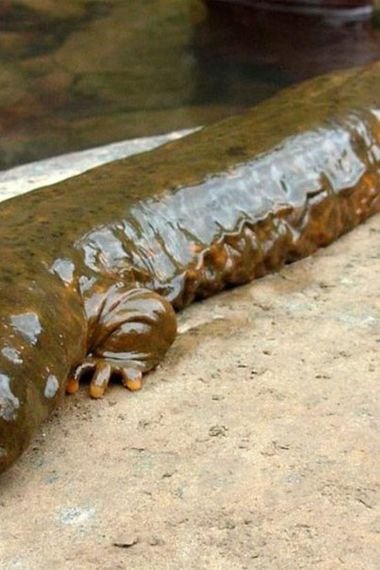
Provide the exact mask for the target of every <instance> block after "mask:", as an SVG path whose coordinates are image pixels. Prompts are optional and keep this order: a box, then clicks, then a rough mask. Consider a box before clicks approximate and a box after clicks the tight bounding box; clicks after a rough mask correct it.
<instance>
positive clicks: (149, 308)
mask: <svg viewBox="0 0 380 570" xmlns="http://www.w3.org/2000/svg"><path fill="white" fill-rule="evenodd" d="M99 305H100V311H99V313H98V314H97V315H96V318H95V317H91V318H90V321H89V325H90V326H89V330H90V338H89V351H88V356H87V358H86V360H85V361H84V362H83V363H82V364H80V365H79V366H78V367H77V368H76V370H75V371H74V374H73V376H72V377H71V378H70V380H69V382H68V384H67V392H69V393H73V392H76V390H77V389H78V387H79V381H80V379H81V378H82V377H83V376H87V375H90V378H91V380H90V395H91V396H92V397H93V398H101V397H102V396H103V394H104V392H105V390H106V388H107V385H108V383H109V381H110V379H111V377H112V376H113V377H120V379H121V381H122V383H123V385H124V386H125V387H126V388H128V389H129V390H132V391H135V390H139V389H140V388H141V383H142V376H143V374H144V373H145V372H148V371H149V370H152V368H155V366H157V364H158V363H159V362H160V360H162V358H163V356H164V354H165V353H166V351H167V350H168V348H169V347H170V345H171V344H172V342H173V341H174V338H175V335H176V330H177V326H176V316H175V313H174V310H173V308H172V306H171V305H170V303H169V302H168V301H166V300H165V299H164V298H163V297H161V296H160V295H158V294H157V293H154V292H152V291H149V290H148V289H129V290H126V289H125V288H124V287H121V286H115V287H113V288H111V289H110V290H109V292H108V293H107V295H106V297H105V298H104V299H103V300H102V302H101V303H100V304H99Z"/></svg>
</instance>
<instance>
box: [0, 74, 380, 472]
mask: <svg viewBox="0 0 380 570" xmlns="http://www.w3.org/2000/svg"><path fill="white" fill-rule="evenodd" d="M379 94H380V63H377V64H375V65H372V66H371V67H368V68H365V69H359V70H353V71H350V72H344V73H341V74H335V75H331V76H327V77H323V78H319V79H316V80H313V81H311V82H308V83H306V84H303V85H300V86H298V87H296V88H292V89H290V90H287V91H285V92H284V93H283V94H282V95H279V96H276V97H275V98H273V99H271V100H269V101H267V102H265V103H263V104H261V105H259V106H258V107H257V108H255V109H253V110H252V111H250V112H249V113H248V114H246V115H244V116H242V117H237V118H233V119H230V120H226V121H224V122H223V123H221V124H219V125H215V126H212V127H209V128H206V129H204V130H203V131H201V132H199V133H197V134H195V135H193V136H191V137H188V138H187V139H185V140H182V141H179V142H176V143H171V144H168V145H166V146H165V147H162V148H160V149H158V150H155V151H153V152H151V153H146V154H143V155H140V156H136V157H133V158H129V159H126V160H122V161H118V162H115V163H113V164H110V165H106V166H102V167H100V168H97V169H94V170H92V171H89V172H87V173H85V174H82V175H80V176H78V177H75V178H73V179H70V180H68V181H65V182H63V183H59V184H55V185H53V186H50V187H47V188H44V189H42V190H39V191H36V192H32V193H30V194H27V195H24V196H23V197H21V198H16V199H12V200H9V201H7V202H5V203H3V204H2V205H1V209H0V220H1V223H0V244H1V245H0V248H1V249H0V251H1V269H0V287H1V296H0V471H2V470H4V469H6V468H7V467H8V466H9V465H10V464H11V463H12V462H13V461H14V460H15V459H16V458H17V456H18V455H19V454H20V453H21V452H22V450H23V449H24V448H25V447H26V445H27V444H28V442H29V441H30V438H31V436H32V434H33V433H34V431H35V429H36V428H37V427H38V426H39V425H40V423H41V422H42V421H43V419H44V418H45V417H46V416H47V415H48V414H49V413H50V411H51V410H52V409H53V408H54V407H55V406H56V404H57V402H58V401H59V398H60V396H61V395H62V393H63V392H64V391H65V389H66V390H67V391H68V392H75V391H76V390H77V389H78V384H79V380H80V379H81V377H82V376H83V375H84V374H89V375H90V377H91V383H90V393H91V395H92V396H93V397H101V396H102V395H103V393H104V391H105V389H106V386H107V384H108V382H109V380H110V377H111V376H114V377H115V376H118V377H119V378H120V379H121V381H122V382H123V384H124V385H125V386H126V387H127V388H129V389H131V390H137V389H139V388H140V386H141V378H142V375H143V373H145V372H147V371H148V370H150V369H152V368H154V367H155V366H156V365H157V364H158V362H159V361H160V360H161V359H162V357H163V355H164V354H165V352H166V351H167V349H168V348H169V346H170V345H171V343H172V342H173V340H174V337H175V333H176V322H175V312H174V310H178V309H181V308H182V307H184V306H186V305H188V304H189V303H191V302H192V301H193V300H194V299H196V298H203V297H207V296H209V295H211V294H213V293H215V292H217V291H220V290H221V289H223V288H224V287H226V286H232V285H237V284H240V283H246V282H248V281H250V280H252V279H254V278H256V277H260V276H262V275H264V274H266V273H268V272H270V271H273V270H276V269H278V268H279V267H281V266H282V265H283V264H284V263H288V262H291V261H293V260H295V259H299V258H301V257H304V256H306V255H309V254H310V253H312V252H313V251H314V250H316V249H317V248H318V247H321V246H326V245H327V244H329V243H330V242H332V241H333V240H334V239H336V238H337V237H338V236H339V235H341V234H343V233H344V232H346V231H348V230H350V229H351V228H353V227H355V226H356V225H357V224H359V223H360V222H361V221H362V220H364V219H365V218H366V217H368V216H369V215H371V214H374V213H375V212H378V211H379V210H380V112H379V111H380V110H379V107H380V106H379Z"/></svg>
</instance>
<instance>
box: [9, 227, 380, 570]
mask: <svg viewBox="0 0 380 570" xmlns="http://www.w3.org/2000/svg"><path fill="white" fill-rule="evenodd" d="M379 237H380V217H379V216H378V217H376V218H374V219H372V220H371V221H369V223H367V224H365V225H363V226H362V227H360V228H358V229H357V230H356V231H354V232H353V233H351V234H350V235H349V236H346V237H344V238H342V239H341V240H340V241H338V242H337V243H336V244H334V245H333V246H331V247H329V248H328V249H326V250H324V251H321V252H319V253H318V254H317V255H315V256H313V257H312V258H309V259H307V260H304V261H302V262H299V263H296V264H294V265H292V266H289V267H287V268H285V269H284V270H283V271H281V273H279V274H277V275H274V276H270V277H268V278H265V279H262V280H260V281H257V282H255V283H254V284H252V285H250V286H247V287H243V288H239V289H235V290H233V291H229V292H227V293H224V294H221V295H219V296H216V297H214V298H213V299H211V300H208V301H206V302H203V303H198V304H196V305H194V306H193V307H191V308H190V309H189V310H187V311H185V313H183V315H182V316H181V320H180V321H181V324H180V328H181V331H182V333H181V334H180V335H179V336H178V339H177V341H176V343H175V345H174V347H173V349H172V350H171V352H170V354H169V356H168V358H167V359H166V361H165V362H164V364H163V366H162V367H161V368H160V369H159V370H157V371H156V372H154V373H152V374H150V375H149V377H148V378H147V381H146V384H145V388H144V390H143V391H142V392H141V393H139V394H130V393H127V392H126V391H124V390H123V389H122V388H121V387H119V386H114V387H113V388H112V389H111V390H110V391H109V393H108V396H107V398H105V399H104V400H102V401H96V402H95V401H90V400H89V399H87V397H86V394H85V390H83V391H82V392H81V393H80V394H79V395H78V396H75V397H68V398H66V400H65V403H64V405H63V406H62V407H61V408H60V410H59V411H58V412H57V414H56V416H55V417H53V418H52V419H51V421H50V422H49V423H48V424H47V425H45V427H44V430H43V432H42V433H40V434H39V436H38V437H37V438H36V440H35V441H34V444H33V446H32V448H31V449H30V451H29V452H28V453H27V454H26V455H25V456H24V457H23V458H22V459H21V460H20V461H19V462H18V463H17V464H16V465H15V466H14V468H13V469H12V470H11V471H9V472H8V473H6V474H5V475H4V476H3V477H2V478H1V482H0V508H1V526H0V559H1V569H7V570H8V569H9V570H11V569H12V570H16V569H17V570H24V569H25V570H26V569H28V570H29V569H33V570H34V569H36V570H41V569H52V568H54V569H66V568H75V569H81V570H82V569H83V570H85V569H100V568H101V569H104V570H116V569H124V568H134V569H135V568H136V569H140V568H141V569H150V568H155V569H158V570H161V569H168V570H169V569H170V570H172V569H173V570H177V569H193V568H194V569H206V568H207V569H220V570H224V569H226V570H227V569H228V570H230V569H231V568H232V569H243V568H247V569H251V568H252V569H256V568H257V569H260V570H261V569H277V568H279V569H284V568H289V569H295V568H321V569H336V568H347V569H348V568H350V569H351V568H352V569H355V570H358V569H365V570H371V569H377V568H379V562H380V548H379V533H380V515H379V512H378V511H377V510H376V495H377V493H378V490H379V479H378V474H379V472H378V468H379V459H378V458H379V447H380V446H379V436H378V431H377V430H378V424H379V407H378V401H377V397H378V396H377V392H378V390H377V384H378V380H379V348H380V306H379V296H378V293H379V283H380V260H379V253H380V251H379Z"/></svg>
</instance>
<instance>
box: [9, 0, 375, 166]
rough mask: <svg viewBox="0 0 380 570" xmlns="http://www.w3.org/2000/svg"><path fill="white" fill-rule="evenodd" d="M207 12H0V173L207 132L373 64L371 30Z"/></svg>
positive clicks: (70, 0)
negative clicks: (323, 79)
mask: <svg viewBox="0 0 380 570" xmlns="http://www.w3.org/2000/svg"><path fill="white" fill-rule="evenodd" d="M212 4H213V3H212V2H211V4H210V5H209V8H208V9H207V8H206V7H205V4H204V3H202V2H201V1H200V0H187V1H185V0H164V1H163V0H144V1H141V2H135V0H104V1H103V0H100V1H97V2H88V1H86V0H65V2H64V3H62V2H58V1H54V0H53V1H49V2H47V1H41V0H39V1H38V2H37V1H36V0H14V1H12V2H9V1H7V2H6V1H4V2H0V11H1V13H0V129H1V137H0V168H7V167H10V166H13V165H16V164H21V163H25V162H29V161H32V160H37V159H40V158H44V157H47V156H52V155H55V154H59V153H63V152H69V151H73V150H80V149H83V148H87V147H91V146H96V145H99V144H105V143H108V142H113V141H117V140H122V139H126V138H133V137H138V136H146V135H152V134H159V133H163V132H167V131H170V130H174V129H179V128H185V127H192V126H196V125H199V124H205V123H208V122H212V121H215V120H217V119H220V118H223V117H225V116H228V115H230V114H233V113H236V112H239V111H241V110H243V109H244V108H245V107H247V106H250V105H253V104H255V103H257V102H258V101H260V100H262V99H264V98H266V97H269V96H270V95H272V94H273V93H275V92H276V91H278V90H279V89H280V88H282V87H284V86H287V85H289V84H291V83H294V82H297V81H300V80H302V79H304V78H307V77H311V76H313V75H316V74H319V73H323V72H325V71H330V70H332V69H337V68H342V67H350V66H352V65H357V64H362V63H366V62H369V61H373V60H376V59H379V57H380V29H379V25H375V26H371V25H370V24H369V23H363V22H360V23H357V24H352V23H351V24H349V25H346V26H342V25H339V26H337V25H332V24H331V23H328V22H326V21H322V20H321V19H318V18H305V17H300V16H296V15H294V14H293V15H292V16H287V15H286V14H273V13H268V12H264V11H253V10H252V9H247V8H242V7H240V8H234V9H233V8H232V7H231V6H229V5H228V4H226V5H224V6H221V5H219V4H220V3H218V6H217V7H214V8H212ZM210 6H211V8H210Z"/></svg>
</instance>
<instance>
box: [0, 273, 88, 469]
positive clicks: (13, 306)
mask: <svg viewBox="0 0 380 570" xmlns="http://www.w3.org/2000/svg"><path fill="white" fill-rule="evenodd" d="M64 298H65V295H62V291H61V290H54V288H49V289H48V290H47V292H46V290H44V289H41V288H39V287H38V286H37V285H35V284H33V285H32V286H23V287H21V286H18V287H17V288H12V289H11V290H4V289H2V291H1V295H0V472H1V471H4V470H5V469H6V468H7V467H8V466H9V465H10V464H11V463H13V461H14V460H15V459H16V458H17V457H18V456H19V455H20V453H21V452H22V451H23V450H24V449H25V447H26V446H27V445H28V443H29V441H30V439H31V437H32V435H33V433H34V431H35V429H36V428H37V427H38V426H39V425H40V424H41V422H42V421H43V420H44V419H45V418H46V416H47V415H48V414H49V412H50V411H51V409H52V408H53V407H54V406H55V405H56V403H57V401H58V400H59V397H60V395H61V394H62V393H63V390H64V383H65V380H66V377H67V374H68V370H69V368H70V365H71V364H72V362H70V342H69V340H70V339H71V341H72V342H71V346H72V347H74V344H75V345H76V348H75V350H74V349H73V350H72V352H71V355H72V357H73V358H75V352H76V351H77V350H78V346H79V347H80V346H82V344H83V342H82V338H81V333H80V332H79V328H78V326H76V325H77V323H76V319H75V318H73V319H72V322H71V324H72V331H71V330H70V326H69V325H70V311H69V307H68V306H67V305H68V304H67V301H66V302H64ZM70 333H71V335H70ZM75 335H77V338H74V337H75Z"/></svg>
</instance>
